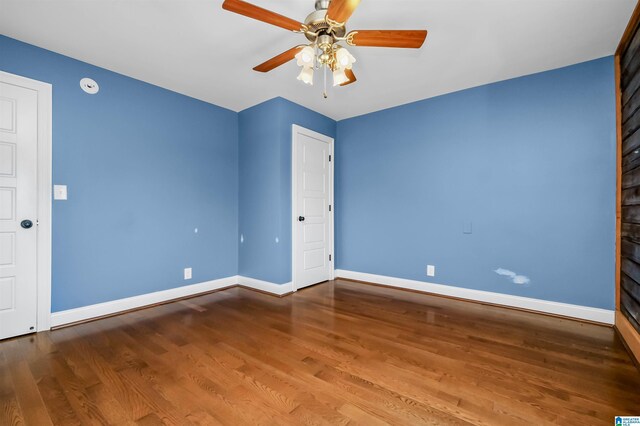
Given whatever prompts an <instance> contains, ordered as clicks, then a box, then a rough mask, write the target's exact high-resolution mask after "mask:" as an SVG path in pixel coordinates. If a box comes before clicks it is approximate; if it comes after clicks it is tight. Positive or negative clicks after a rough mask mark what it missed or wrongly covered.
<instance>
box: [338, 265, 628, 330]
mask: <svg viewBox="0 0 640 426" xmlns="http://www.w3.org/2000/svg"><path fill="white" fill-rule="evenodd" d="M336 276H337V277H339V278H348V279H352V280H358V281H366V282H370V283H374V284H381V285H386V286H390V287H398V288H404V289H410V290H417V291H422V292H425V293H434V294H441V295H443V296H451V297H457V298H460V299H468V300H473V301H477V302H486V303H492V304H495V305H503V306H510V307H514V308H521V309H528V310H532V311H539V312H545V313H548V314H555V315H562V316H565V317H571V318H579V319H583V320H589V321H594V322H599V323H603V324H613V323H614V321H615V311H612V310H607V309H600V308H592V307H589V306H581V305H572V304H569V303H560V302H551V301H548V300H541V299H533V298H530V297H521V296H512V295H509V294H502V293H493V292H489V291H482V290H473V289H468V288H462V287H454V286H449V285H443V284H433V283H428V282H424V281H415V280H408V279H404V278H395V277H387V276H384V275H375V274H367V273H365V272H355V271H346V270H342V269H337V270H336Z"/></svg>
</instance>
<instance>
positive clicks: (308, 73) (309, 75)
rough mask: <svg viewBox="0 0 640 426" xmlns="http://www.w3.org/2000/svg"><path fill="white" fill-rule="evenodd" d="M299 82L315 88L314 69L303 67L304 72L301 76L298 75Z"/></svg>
mask: <svg viewBox="0 0 640 426" xmlns="http://www.w3.org/2000/svg"><path fill="white" fill-rule="evenodd" d="M298 80H300V81H302V82H303V83H305V84H310V85H312V86H313V68H311V67H302V71H300V75H298Z"/></svg>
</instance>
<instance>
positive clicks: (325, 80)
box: [322, 64, 328, 99]
mask: <svg viewBox="0 0 640 426" xmlns="http://www.w3.org/2000/svg"><path fill="white" fill-rule="evenodd" d="M323 68H324V72H323V75H324V92H323V93H322V96H324V98H325V99H327V98H328V96H327V65H326V64H325V65H324V67H323Z"/></svg>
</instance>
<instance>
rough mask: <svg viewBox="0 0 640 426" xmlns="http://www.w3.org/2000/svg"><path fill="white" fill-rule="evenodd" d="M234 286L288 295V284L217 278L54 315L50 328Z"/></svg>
mask: <svg viewBox="0 0 640 426" xmlns="http://www.w3.org/2000/svg"><path fill="white" fill-rule="evenodd" d="M236 285H241V286H244V287H247V288H250V289H254V290H260V291H264V292H266V293H271V294H274V295H276V296H282V295H283V294H287V293H290V292H291V283H290V282H289V283H286V284H274V283H271V282H268V281H262V280H257V279H255V278H249V277H242V276H238V275H234V276H232V277H227V278H221V279H218V280H213V281H206V282H202V283H198V284H192V285H186V286H183V287H176V288H171V289H168V290H162V291H156V292H154V293H147V294H141V295H140V296H133V297H127V298H125V299H118V300H112V301H109V302H104V303H97V304H95V305H89V306H82V307H80V308H74V309H68V310H66V311H60V312H54V313H52V314H51V327H60V326H62V325H66V324H72V323H74V322H79V321H86V320H90V319H92V318H99V317H103V316H106V315H113V314H117V313H119V312H124V311H128V310H131V309H137V308H143V307H145V306H149V305H154V304H156V303H162V302H170V301H171V300H175V299H180V298H182V297H188V296H195V295H197V294H200V293H206V292H209V291H214V290H219V289H221V288H225V287H233V286H236Z"/></svg>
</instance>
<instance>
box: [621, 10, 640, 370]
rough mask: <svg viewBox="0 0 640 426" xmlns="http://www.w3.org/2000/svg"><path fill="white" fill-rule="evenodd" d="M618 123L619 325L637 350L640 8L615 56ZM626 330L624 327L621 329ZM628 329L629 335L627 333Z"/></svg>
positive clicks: (639, 311)
mask: <svg viewBox="0 0 640 426" xmlns="http://www.w3.org/2000/svg"><path fill="white" fill-rule="evenodd" d="M615 67H616V70H615V71H616V101H617V105H616V112H617V126H618V184H617V199H618V202H617V207H616V229H617V233H616V260H617V265H618V266H617V268H616V298H617V300H616V307H617V309H618V311H619V314H617V315H616V327H617V328H618V331H620V333H621V335H622V337H623V339H624V340H625V342H627V345H628V347H629V348H630V350H631V351H632V353H633V354H634V355H635V357H636V359H640V354H639V353H635V352H636V348H638V347H639V346H638V343H639V342H640V10H639V6H636V10H635V11H634V12H633V16H632V17H631V20H630V21H629V25H628V26H627V29H626V30H625V33H624V35H623V37H622V40H621V41H620V45H619V46H618V50H617V52H616V57H615ZM622 329H623V330H622ZM622 331H624V333H623V332H622Z"/></svg>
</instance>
